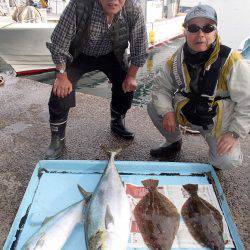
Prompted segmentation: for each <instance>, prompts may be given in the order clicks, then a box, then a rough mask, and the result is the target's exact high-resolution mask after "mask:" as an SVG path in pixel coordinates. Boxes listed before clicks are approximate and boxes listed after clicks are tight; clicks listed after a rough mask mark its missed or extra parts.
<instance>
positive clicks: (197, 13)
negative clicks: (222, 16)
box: [183, 4, 217, 26]
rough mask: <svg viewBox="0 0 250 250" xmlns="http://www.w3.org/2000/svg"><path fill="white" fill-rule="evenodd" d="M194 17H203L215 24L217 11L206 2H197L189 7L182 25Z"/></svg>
mask: <svg viewBox="0 0 250 250" xmlns="http://www.w3.org/2000/svg"><path fill="white" fill-rule="evenodd" d="M196 17H204V18H207V19H210V20H212V21H214V22H215V23H216V24H217V13H216V11H215V9H214V8H212V7H211V6H209V5H206V4H199V5H197V6H195V7H193V8H191V9H190V10H189V11H188V13H187V15H186V17H185V20H184V24H183V25H184V26H185V24H186V23H187V22H189V21H190V20H192V19H193V18H196Z"/></svg>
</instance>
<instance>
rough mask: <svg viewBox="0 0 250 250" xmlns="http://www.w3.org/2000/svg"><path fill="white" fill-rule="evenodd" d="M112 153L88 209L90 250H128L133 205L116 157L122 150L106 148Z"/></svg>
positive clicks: (87, 230) (87, 221)
mask: <svg viewBox="0 0 250 250" xmlns="http://www.w3.org/2000/svg"><path fill="white" fill-rule="evenodd" d="M104 149H105V151H106V152H107V153H108V154H109V155H110V159H109V162H108V165H107V167H106V168H105V170H104V172H103V174H102V176H101V178H100V180H99V183H98V185H97V186H96V188H95V190H94V192H93V193H92V195H91V197H90V199H89V202H88V204H87V208H86V217H85V221H84V228H85V241H86V244H87V249H88V250H125V249H126V247H127V242H128V237H129V230H130V217H131V211H130V204H129V200H128V198H127V195H126V192H125V189H124V186H123V183H122V180H121V177H120V175H119V173H118V171H117V169H116V166H115V162H114V157H115V155H116V154H118V153H119V152H120V151H121V150H116V151H112V150H109V149H107V148H106V147H105V148H104Z"/></svg>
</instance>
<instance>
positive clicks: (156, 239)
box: [134, 179, 180, 250]
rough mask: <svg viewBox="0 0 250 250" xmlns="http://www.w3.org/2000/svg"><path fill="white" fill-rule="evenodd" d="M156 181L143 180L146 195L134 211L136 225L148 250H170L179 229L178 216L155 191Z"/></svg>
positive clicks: (170, 205)
mask: <svg viewBox="0 0 250 250" xmlns="http://www.w3.org/2000/svg"><path fill="white" fill-rule="evenodd" d="M158 183H159V181H158V180H152V179H149V180H144V181H142V184H143V185H144V186H145V187H146V188H147V189H148V191H149V192H148V193H147V194H146V195H145V196H144V197H143V198H142V199H141V200H140V201H139V202H138V204H137V205H136V207H135V209H134V216H135V219H136V223H137V225H138V227H139V229H140V232H141V234H142V237H143V240H144V242H145V243H146V245H147V246H148V247H149V248H150V249H154V250H167V249H171V246H172V244H173V241H174V238H175V235H176V233H177V231H178V228H179V223H180V215H179V213H178V211H177V209H176V207H175V206H174V204H173V203H172V202H171V201H170V200H169V199H168V198H167V197H165V196H164V195H163V194H161V193H159V192H158V190H157V186H158Z"/></svg>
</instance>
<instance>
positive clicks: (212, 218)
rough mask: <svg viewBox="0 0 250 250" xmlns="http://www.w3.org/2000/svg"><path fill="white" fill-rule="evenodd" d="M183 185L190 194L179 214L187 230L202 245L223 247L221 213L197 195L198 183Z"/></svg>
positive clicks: (220, 248)
mask: <svg viewBox="0 0 250 250" xmlns="http://www.w3.org/2000/svg"><path fill="white" fill-rule="evenodd" d="M183 187H184V188H185V190H187V191H188V192H189V194H190V197H189V198H188V200H187V201H186V202H185V203H184V205H183V207H182V209H181V215H182V217H183V220H184V222H185V223H186V225H187V227H188V230H189V232H190V233H191V235H192V236H193V237H194V239H195V240H196V241H197V242H198V243H199V244H201V245H202V246H204V247H209V248H210V249H215V250H222V249H224V248H225V244H224V241H223V235H222V234H223V223H222V215H221V214H220V212H219V211H218V210H217V209H216V208H215V207H213V206H212V205H211V204H209V203H208V202H207V201H205V200H204V199H202V198H201V197H199V196H198V194H197V191H198V185H194V184H187V185H184V186H183Z"/></svg>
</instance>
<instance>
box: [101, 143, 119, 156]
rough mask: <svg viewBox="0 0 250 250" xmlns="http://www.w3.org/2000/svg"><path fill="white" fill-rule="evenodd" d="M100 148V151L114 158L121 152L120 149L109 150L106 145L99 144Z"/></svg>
mask: <svg viewBox="0 0 250 250" xmlns="http://www.w3.org/2000/svg"><path fill="white" fill-rule="evenodd" d="M100 147H101V148H102V150H103V151H104V152H105V153H106V154H107V155H109V156H113V157H115V156H116V155H118V154H120V153H121V151H122V148H118V149H110V148H109V147H108V146H107V145H104V144H101V145H100Z"/></svg>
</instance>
